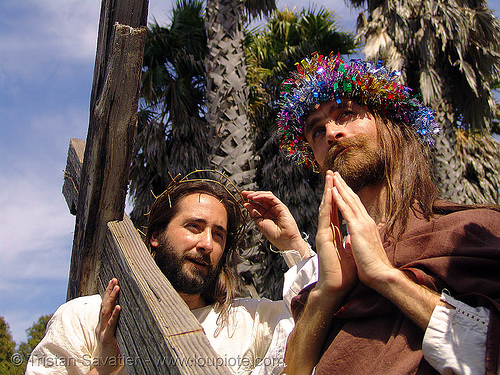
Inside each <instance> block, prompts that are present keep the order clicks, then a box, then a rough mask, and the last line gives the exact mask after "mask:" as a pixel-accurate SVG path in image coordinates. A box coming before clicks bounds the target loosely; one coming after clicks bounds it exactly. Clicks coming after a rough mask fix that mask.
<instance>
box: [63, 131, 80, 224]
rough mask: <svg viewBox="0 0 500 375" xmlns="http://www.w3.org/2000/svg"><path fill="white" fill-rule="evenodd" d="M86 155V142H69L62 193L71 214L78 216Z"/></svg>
mask: <svg viewBox="0 0 500 375" xmlns="http://www.w3.org/2000/svg"><path fill="white" fill-rule="evenodd" d="M84 153H85V141H83V140H81V139H78V138H71V139H70V141H69V150H68V158H67V160H66V170H65V171H64V183H63V188H62V193H63V195H64V198H66V203H67V204H68V208H69V212H70V213H71V214H72V215H76V207H77V205H78V190H79V187H80V180H81V175H82V165H83V155H84Z"/></svg>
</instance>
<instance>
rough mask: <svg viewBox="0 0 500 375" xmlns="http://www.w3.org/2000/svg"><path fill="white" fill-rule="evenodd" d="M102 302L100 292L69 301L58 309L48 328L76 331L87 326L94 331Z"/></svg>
mask: <svg viewBox="0 0 500 375" xmlns="http://www.w3.org/2000/svg"><path fill="white" fill-rule="evenodd" d="M101 302H102V299H101V296H100V295H98V294H97V295H92V296H85V297H78V298H75V299H73V300H71V301H68V302H66V303H64V304H63V305H61V306H60V307H59V308H58V309H57V310H56V312H55V313H54V315H53V317H52V319H51V320H50V322H49V324H48V327H47V329H53V330H55V331H58V332H62V331H75V332H76V331H79V330H81V329H82V328H83V327H86V329H89V330H92V331H93V329H94V328H95V326H96V325H97V323H98V321H99V311H100V308H101Z"/></svg>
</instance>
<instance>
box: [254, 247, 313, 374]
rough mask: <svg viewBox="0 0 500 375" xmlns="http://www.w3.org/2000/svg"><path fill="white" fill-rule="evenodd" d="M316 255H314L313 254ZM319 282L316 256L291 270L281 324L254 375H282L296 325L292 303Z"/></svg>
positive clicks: (288, 276) (280, 318)
mask: <svg viewBox="0 0 500 375" xmlns="http://www.w3.org/2000/svg"><path fill="white" fill-rule="evenodd" d="M313 254H314V253H313ZM317 280H318V257H317V256H316V255H315V254H314V255H313V256H312V257H311V258H308V259H305V260H303V261H301V262H299V263H297V264H296V265H295V266H293V267H292V268H290V269H289V270H288V271H287V272H286V273H285V280H284V283H283V307H282V309H281V313H280V317H279V322H278V324H277V325H276V328H275V330H274V333H273V339H272V341H271V345H270V346H269V349H268V351H267V353H266V355H265V357H264V359H263V360H262V361H261V362H260V363H259V364H258V365H257V367H256V368H255V369H254V370H253V372H252V375H275V374H281V373H282V371H283V370H284V369H285V350H286V343H287V340H288V336H289V335H290V333H291V332H292V330H293V327H294V326H295V323H294V321H293V317H292V311H291V308H290V303H291V301H292V298H293V297H295V296H296V295H297V294H298V293H299V292H300V291H301V290H302V289H304V288H305V287H306V286H308V285H309V284H311V283H313V282H316V281H317Z"/></svg>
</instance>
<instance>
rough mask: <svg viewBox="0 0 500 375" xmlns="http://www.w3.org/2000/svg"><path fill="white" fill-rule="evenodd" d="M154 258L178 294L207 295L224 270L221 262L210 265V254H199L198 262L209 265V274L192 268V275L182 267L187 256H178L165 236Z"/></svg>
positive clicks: (162, 237)
mask: <svg viewBox="0 0 500 375" xmlns="http://www.w3.org/2000/svg"><path fill="white" fill-rule="evenodd" d="M154 258H155V262H156V264H157V265H158V267H159V268H160V270H161V271H162V272H163V274H164V275H165V276H166V277H167V279H168V281H170V284H172V286H173V288H174V289H175V290H176V291H177V293H185V294H205V291H207V290H211V289H213V288H215V283H216V281H217V279H218V278H219V275H220V272H221V268H222V265H221V263H222V262H219V264H218V265H217V266H216V267H214V266H213V265H212V264H211V263H210V256H209V255H208V254H198V257H197V259H198V260H200V261H202V262H204V263H207V264H209V266H208V272H207V274H206V275H204V274H203V273H202V272H201V270H200V269H198V268H197V267H192V269H191V273H189V272H188V271H186V270H183V269H182V265H183V264H184V263H185V262H186V261H187V260H186V259H187V257H186V255H185V254H183V255H181V256H178V255H177V254H176V253H175V251H174V247H173V245H172V244H171V243H170V241H169V240H168V238H167V237H166V236H163V235H162V236H159V238H158V247H157V249H156V254H155V257H154ZM208 294H210V293H208Z"/></svg>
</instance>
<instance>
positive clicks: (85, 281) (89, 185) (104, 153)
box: [67, 24, 146, 300]
mask: <svg viewBox="0 0 500 375" xmlns="http://www.w3.org/2000/svg"><path fill="white" fill-rule="evenodd" d="M113 29H114V33H113V35H114V39H113V43H112V46H110V48H111V54H110V55H109V61H107V62H106V75H105V80H104V83H103V84H102V85H101V86H99V87H94V88H93V93H95V92H96V91H99V95H98V97H97V99H96V100H94V101H93V104H94V105H93V106H91V113H90V123H89V130H88V134H87V145H86V147H85V155H84V162H83V167H82V172H81V180H80V184H79V194H78V203H77V210H76V227H75V237H74V241H73V251H72V256H71V267H70V277H69V285H68V295H67V298H68V300H69V299H72V298H75V297H78V296H82V295H89V294H95V293H97V275H98V272H99V267H100V254H101V252H102V247H103V243H104V237H105V231H106V223H107V222H109V221H112V220H120V219H122V217H123V211H124V207H125V197H126V192H127V185H128V171H129V169H130V160H131V155H132V148H133V143H134V135H135V129H136V124H137V104H138V100H139V85H140V73H141V67H142V57H143V52H144V41H145V35H146V30H145V28H139V29H134V28H131V27H130V26H126V25H121V24H115V25H114V27H113ZM94 83H95V82H94Z"/></svg>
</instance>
